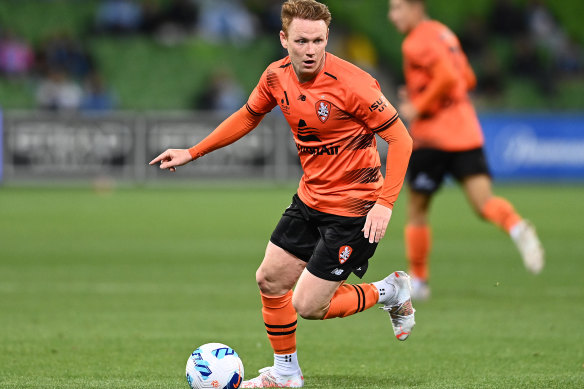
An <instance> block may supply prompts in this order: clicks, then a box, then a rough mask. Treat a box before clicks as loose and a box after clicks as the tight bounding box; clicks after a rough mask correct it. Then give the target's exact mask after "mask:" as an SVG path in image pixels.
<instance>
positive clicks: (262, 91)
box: [245, 69, 277, 116]
mask: <svg viewBox="0 0 584 389" xmlns="http://www.w3.org/2000/svg"><path fill="white" fill-rule="evenodd" d="M271 73H272V71H271V70H270V69H266V70H265V71H264V73H263V74H262V76H261V77H260V81H259V82H258V84H257V85H256V87H255V88H254V90H253V91H252V92H251V95H250V96H249V98H248V100H247V104H246V105H245V107H246V108H247V110H248V111H249V113H251V114H252V115H254V116H263V115H265V114H267V113H268V112H270V111H271V110H272V109H273V108H274V107H275V106H276V105H277V101H276V98H275V97H274V96H273V95H272V92H271V91H270V87H269V82H268V78H269V76H270V74H271ZM272 74H273V73H272Z"/></svg>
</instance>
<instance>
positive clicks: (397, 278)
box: [381, 271, 416, 340]
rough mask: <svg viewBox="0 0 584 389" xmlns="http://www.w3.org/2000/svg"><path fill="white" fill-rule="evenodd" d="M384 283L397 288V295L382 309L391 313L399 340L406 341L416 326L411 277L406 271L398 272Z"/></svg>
mask: <svg viewBox="0 0 584 389" xmlns="http://www.w3.org/2000/svg"><path fill="white" fill-rule="evenodd" d="M383 282H385V283H386V284H391V285H393V286H395V288H396V291H397V293H396V295H395V296H394V297H393V298H392V299H391V300H390V301H388V302H387V303H386V304H385V305H384V306H383V307H381V309H383V310H384V311H386V312H387V313H389V317H390V318H391V325H392V326H393V333H394V334H395V337H396V338H397V339H398V340H406V339H407V338H408V336H410V333H411V332H412V328H414V326H415V325H416V321H415V320H414V313H415V312H416V310H415V309H414V307H412V299H411V297H410V291H411V285H410V276H408V275H407V273H406V272H404V271H396V272H393V273H391V274H390V275H389V276H387V277H385V279H384V280H383Z"/></svg>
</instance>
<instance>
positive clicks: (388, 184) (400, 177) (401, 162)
mask: <svg viewBox="0 0 584 389" xmlns="http://www.w3.org/2000/svg"><path fill="white" fill-rule="evenodd" d="M377 135H379V136H380V137H381V138H382V139H383V140H385V141H386V142H387V144H388V150H387V160H386V169H385V181H384V183H383V187H382V188H381V194H380V196H379V198H378V199H377V203H376V204H375V205H374V206H373V208H371V210H370V211H369V213H367V218H366V221H365V226H364V228H363V233H364V236H365V238H368V239H369V242H370V243H373V242H379V241H380V240H381V239H382V238H383V237H384V236H385V231H386V230H387V225H388V224H389V221H390V219H391V215H392V210H393V205H394V204H395V201H396V200H397V197H398V195H399V192H400V190H401V188H402V186H403V183H404V178H405V175H406V170H407V168H408V162H409V160H410V155H411V153H412V138H411V136H410V134H409V133H408V130H407V129H406V126H405V125H404V124H403V122H402V121H401V119H399V118H396V120H395V122H394V123H392V124H391V125H390V126H389V127H388V128H386V129H384V130H382V131H379V132H377Z"/></svg>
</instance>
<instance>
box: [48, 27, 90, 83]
mask: <svg viewBox="0 0 584 389" xmlns="http://www.w3.org/2000/svg"><path fill="white" fill-rule="evenodd" d="M37 57H38V60H37V67H38V71H39V73H40V74H41V75H46V74H47V72H48V70H49V69H53V68H60V69H63V70H64V71H65V72H67V73H68V74H69V75H71V76H72V77H74V78H76V79H83V78H85V76H87V75H88V74H89V73H90V72H91V71H92V70H93V68H94V60H93V57H92V55H91V54H90V53H89V52H88V51H87V49H86V48H85V47H84V46H83V45H82V44H81V43H80V42H79V41H77V40H75V39H73V37H72V36H71V35H69V34H68V33H56V34H54V35H52V36H50V37H49V38H48V39H47V40H45V41H44V42H43V43H42V44H41V47H40V49H39V51H38V54H37Z"/></svg>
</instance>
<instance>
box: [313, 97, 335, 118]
mask: <svg viewBox="0 0 584 389" xmlns="http://www.w3.org/2000/svg"><path fill="white" fill-rule="evenodd" d="M330 112H331V103H329V102H328V101H326V100H318V101H317V102H316V116H318V120H320V121H321V122H323V123H324V122H326V121H327V120H328V118H329V115H330Z"/></svg>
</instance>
